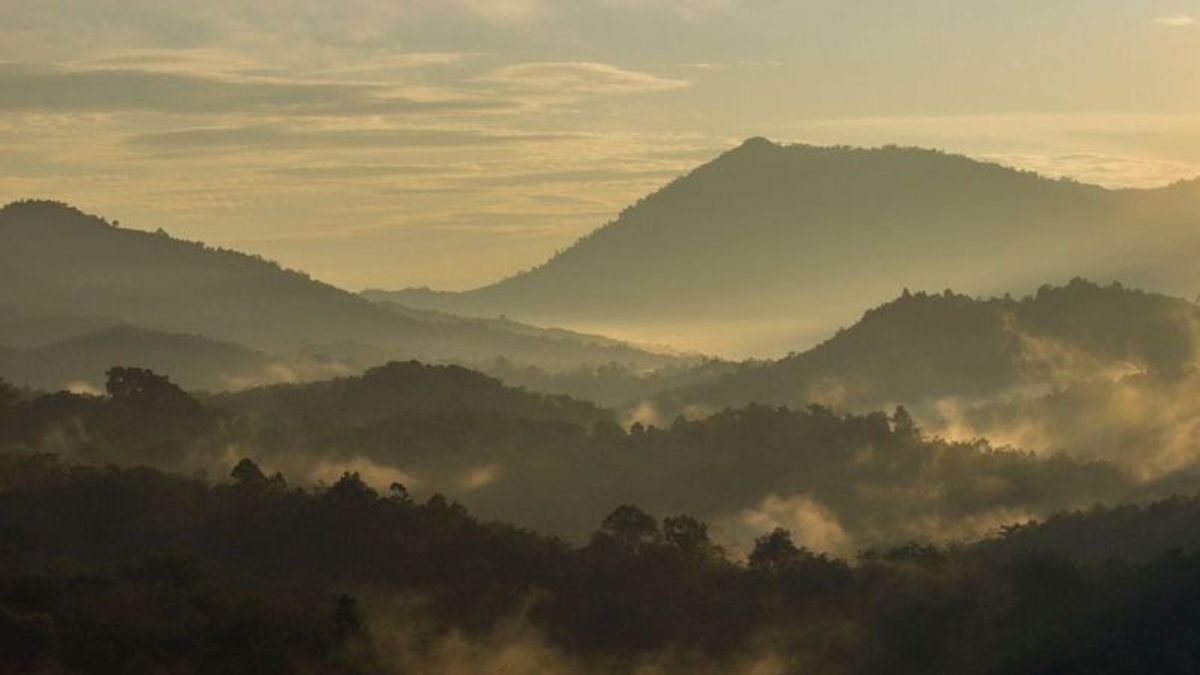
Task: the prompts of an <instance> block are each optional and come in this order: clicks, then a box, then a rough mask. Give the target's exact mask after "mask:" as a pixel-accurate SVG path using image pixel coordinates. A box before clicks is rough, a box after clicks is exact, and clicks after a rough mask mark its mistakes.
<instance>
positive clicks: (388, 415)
mask: <svg viewBox="0 0 1200 675" xmlns="http://www.w3.org/2000/svg"><path fill="white" fill-rule="evenodd" d="M938 161H943V160H942V159H939V160H938ZM978 170H980V171H987V169H978ZM1005 175H1008V178H1009V179H1011V180H1014V181H1017V182H1019V183H1022V182H1028V181H1033V183H1031V184H1037V185H1041V183H1038V181H1040V180H1041V179H1037V178H1031V177H1029V176H1023V175H1018V176H1012V175H1009V174H1005ZM1041 189H1045V190H1047V193H1046V194H1048V195H1053V194H1059V191H1062V192H1061V193H1062V194H1071V193H1073V191H1076V190H1083V191H1085V192H1086V191H1087V190H1089V188H1083V187H1079V186H1071V185H1062V186H1045V185H1043V186H1042V188H1041ZM1097 194H1099V193H1097ZM1105 194H1107V193H1105ZM1105 198H1107V197H1105ZM64 215H65V216H69V217H66V219H65V220H64V219H63V218H64ZM4 227H9V228H10V232H9V234H11V233H12V231H13V230H12V228H31V227H32V228H33V229H35V230H37V236H34V237H28V238H25V237H24V235H22V236H19V237H18V239H21V240H22V241H26V239H27V241H26V244H27V245H28V246H30V247H32V248H29V249H28V250H26V253H27V254H29V256H28V260H27V261H26V262H28V261H32V260H38V259H39V258H37V257H36V255H35V254H38V255H41V254H44V253H47V252H48V251H51V250H54V249H55V247H61V246H67V245H69V247H84V246H85V244H87V242H91V243H92V244H95V245H101V244H102V245H104V246H112V247H113V249H112V250H113V251H118V252H120V255H115V254H114V255H113V256H109V258H108V261H107V262H104V261H100V262H96V261H93V262H95V264H94V265H91V266H85V267H84V268H83V269H82V271H81V275H80V276H78V277H69V279H70V281H69V283H68V282H63V283H59V284H57V285H55V284H48V285H47V288H48V289H49V290H47V293H48V294H49V295H45V296H44V297H47V298H51V299H53V298H57V300H54V302H56V303H58V304H57V305H55V306H56V307H58V311H60V312H61V313H58V314H53V313H51V314H42V315H38V314H36V313H31V312H28V311H25V310H28V309H29V307H31V306H32V305H29V304H28V303H33V302H35V300H36V299H37V297H41V296H37V295H36V294H31V293H29V292H28V288H30V287H31V286H26V287H25V288H26V290H25V291H23V292H18V291H13V290H12V289H11V288H9V289H8V290H7V291H4V292H7V293H8V295H7V296H4V297H5V298H7V299H8V301H9V302H15V303H16V305H15V307H16V308H17V309H18V310H20V311H14V312H12V313H10V315H9V316H8V317H7V318H6V319H5V320H4V321H2V322H0V337H2V338H3V339H2V340H0V345H4V346H2V347H0V377H2V378H3V379H0V671H5V670H9V671H15V672H45V673H60V672H64V673H70V672H111V673H160V672H263V673H271V672H278V673H292V672H313V673H317V672H321V673H324V672H344V673H436V674H444V675H472V674H474V673H480V672H512V673H531V674H532V673H551V674H552V675H592V674H596V675H603V674H608V673H612V674H614V675H615V674H617V673H645V674H653V673H685V674H689V673H696V674H697V675H702V674H708V673H735V674H742V673H744V674H746V675H761V674H772V675H774V674H776V673H778V674H780V675H783V674H790V673H808V672H817V673H831V674H838V673H846V674H857V673H863V674H866V673H930V672H935V673H1038V672H1044V673H1060V672H1089V673H1102V672H1114V673H1116V672H1179V673H1186V672H1193V671H1194V670H1195V669H1196V668H1197V667H1200V666H1198V665H1197V664H1200V650H1197V648H1196V647H1195V645H1196V644H1197V641H1196V638H1197V637H1200V635H1198V633H1197V631H1198V629H1200V611H1197V609H1196V607H1197V606H1200V605H1197V602H1196V601H1197V600H1200V595H1198V593H1200V501H1198V500H1200V497H1197V496H1195V495H1197V494H1198V493H1200V473H1198V472H1197V471H1196V467H1197V466H1198V462H1200V397H1197V396H1196V395H1195V392H1196V391H1200V388H1198V383H1197V380H1196V377H1197V370H1196V365H1197V363H1200V361H1198V357H1200V349H1198V348H1197V345H1198V344H1200V343H1197V342H1196V335H1197V333H1196V327H1198V326H1200V308H1197V306H1196V304H1195V303H1192V302H1189V301H1187V300H1183V299H1180V298H1174V297H1170V296H1166V295H1159V294H1154V293H1147V292H1143V291H1139V290H1134V289H1131V288H1127V287H1124V286H1121V285H1119V284H1108V285H1100V284H1096V283H1093V282H1090V281H1086V280H1083V279H1075V280H1072V281H1070V282H1069V283H1067V284H1065V285H1062V286H1051V285H1046V286H1043V287H1041V288H1040V289H1039V290H1037V292H1036V293H1033V294H1030V295H1028V296H1025V297H1021V298H1012V297H1009V296H1004V297H995V298H974V297H969V296H965V295H960V294H955V293H953V292H950V291H946V292H941V293H933V294H931V293H928V292H923V291H916V292H910V291H908V290H905V291H903V292H902V293H901V294H900V296H899V297H898V298H896V299H895V300H893V301H891V302H888V303H886V304H884V305H881V306H879V307H876V308H874V309H871V310H868V311H867V312H866V313H865V314H864V315H863V316H862V318H861V320H859V321H858V322H856V323H854V324H853V325H850V326H849V327H847V328H845V329H842V330H839V331H838V332H837V333H836V334H834V335H832V336H831V337H829V338H828V339H827V340H826V341H825V342H822V343H820V344H818V345H817V346H815V347H813V348H811V349H808V350H805V351H800V352H796V353H792V354H789V355H788V356H786V357H783V358H781V359H765V360H757V361H743V362H738V361H730V360H723V359H716V358H706V357H702V356H696V355H679V354H672V353H655V352H650V351H643V350H640V349H637V348H635V347H632V346H630V345H626V344H624V343H621V342H617V341H613V340H608V339H605V338H602V337H598V336H595V335H591V334H587V333H575V332H570V331H563V330H557V329H543V328H535V327H532V326H527V325H525V324H521V323H518V322H515V321H512V320H509V319H506V318H503V317H501V318H494V319H481V318H480V319H469V318H463V317H459V316H455V315H451V314H445V313H441V312H438V311H433V310H422V309H412V308H409V307H404V306H400V305H395V304H393V303H391V302H389V301H380V302H368V301H367V300H364V299H362V298H360V297H357V296H354V295H352V294H348V293H344V292H342V291H340V290H338V289H334V288H332V287H324V286H322V285H320V284H317V282H312V281H311V280H308V279H307V278H306V277H304V276H303V275H301V274H298V273H294V272H289V271H287V270H283V269H281V268H279V267H278V266H274V265H271V264H270V263H267V262H264V261H261V260H255V259H253V258H250V257H245V256H240V254H236V253H233V252H228V251H219V250H211V249H206V248H204V247H202V246H198V245H192V244H188V243H187V242H179V241H176V240H173V239H171V238H169V237H166V236H164V235H161V234H149V233H132V232H126V231H123V230H121V229H120V228H117V227H115V226H113V225H109V224H107V223H103V222H97V221H96V219H92V218H90V217H87V216H84V215H83V214H80V213H78V212H73V211H70V210H69V209H66V208H65V207H62V206H61V205H55V204H46V203H26V204H22V205H19V206H16V207H8V208H7V209H6V210H5V211H4V212H2V213H0V236H4V234H5V233H4V232H3V228H4ZM38 228H41V229H38ZM22 232H27V230H22ZM606 236H607V235H606ZM45 238H49V239H55V240H56V241H55V242H54V243H49V244H47V243H46V241H45V240H44V239H45ZM39 240H41V242H42V244H45V245H46V248H44V249H37V246H38V245H39V244H38V241H39ZM126 240H128V241H126ZM64 242H65V243H64ZM35 249H37V250H35ZM160 249H161V250H160ZM147 252H151V253H153V252H159V253H164V254H165V253H167V252H169V254H170V255H168V258H170V259H171V260H174V261H175V262H174V263H171V264H172V265H174V266H175V267H176V268H177V269H173V270H171V271H170V274H167V273H166V272H164V274H166V276H165V277H164V278H167V279H168V280H169V283H164V284H163V285H162V286H161V287H157V288H155V289H154V292H153V293H152V294H151V295H153V297H152V298H148V299H147V298H142V297H140V296H131V295H130V293H129V289H130V288H131V287H132V286H130V284H133V285H137V284H140V283H142V281H144V279H143V280H142V281H138V280H137V279H136V277H137V274H133V275H132V276H130V275H125V276H122V275H121V274H118V275H116V276H115V277H114V278H113V280H112V283H111V284H109V285H107V286H104V285H102V287H103V288H107V289H108V291H111V295H109V296H106V297H103V298H100V301H98V302H97V303H95V304H94V306H93V307H91V308H90V309H91V310H95V311H94V312H92V311H85V307H84V305H85V304H87V303H84V302H82V301H81V300H79V299H77V297H76V295H75V293H76V291H78V290H79V289H80V288H83V286H72V284H77V285H78V284H83V285H85V286H86V285H87V284H90V283H91V282H89V281H87V280H88V279H91V280H92V281H95V280H96V279H100V278H101V277H103V276H104V275H106V274H108V273H109V272H112V268H111V266H110V265H111V263H112V260H119V259H122V258H121V256H135V255H142V254H146V255H149V253H147ZM156 254H157V253H156ZM9 255H12V256H20V255H23V254H20V253H12V252H9ZM171 256H177V257H176V258H171ZM28 269H29V268H27V267H20V266H18V267H17V268H16V270H17V273H19V274H23V273H24V272H22V271H21V270H25V271H26V272H27V271H28ZM0 270H9V272H10V273H11V269H10V268H0ZM237 270H241V272H238V271H237ZM143 272H144V270H143ZM243 272H244V273H245V274H247V275H249V276H245V277H244V278H243V277H242V276H239V275H241V274H242V273H243ZM39 273H41V272H39ZM140 273H141V272H139V274H140ZM88 275H92V276H88ZM206 279H207V281H205V280H206ZM263 279H273V280H274V281H275V282H278V283H279V285H278V286H275V285H273V283H274V282H272V283H266V282H264V281H263ZM27 282H29V278H25V277H21V278H20V279H17V281H16V282H15V283H19V284H26V283H27ZM135 282H136V283H135ZM210 282H211V283H215V284H216V286H212V285H210ZM38 283H39V284H40V283H41V282H38ZM171 284H177V285H178V288H192V289H195V288H202V289H207V290H206V291H205V292H208V291H212V295H211V297H209V300H210V301H211V302H210V304H208V305H204V303H201V305H200V306H202V307H205V306H206V307H208V310H210V311H212V312H214V313H215V314H213V315H212V317H217V316H218V315H219V318H220V320H219V321H217V320H216V319H213V320H214V322H215V323H214V325H219V326H224V327H226V328H227V329H228V331H232V332H228V331H227V335H226V336H225V337H235V336H234V335H233V333H234V332H236V333H237V336H236V337H241V338H247V339H246V343H247V344H254V345H256V348H250V347H245V346H242V344H241V343H240V342H239V341H236V340H231V339H222V336H221V334H220V331H218V332H217V333H213V332H212V331H208V330H200V328H201V327H200V326H199V324H191V323H188V322H189V321H193V318H188V319H187V320H186V321H185V320H182V319H181V318H180V316H179V315H173V314H172V312H174V311H176V310H178V307H174V308H172V307H173V306H172V307H168V306H167V305H168V304H169V303H168V296H169V295H170V290H171V288H172V286H171ZM197 284H199V286H197ZM264 284H265V285H264ZM123 285H124V286H123ZM218 287H219V288H220V289H224V290H220V291H219V292H218V291H217V290H214V289H216V288H218ZM89 288H90V286H89ZM245 288H257V289H258V290H259V291H261V292H262V293H259V294H258V295H255V294H249V295H247V296H245V297H241V298H240V301H239V303H235V304H237V306H236V307H235V308H234V309H233V310H229V308H228V307H226V306H225V304H224V303H225V300H222V298H226V297H227V295H225V294H226V293H227V292H229V289H236V290H238V292H239V293H240V292H241V290H240V289H245ZM272 288H274V289H275V290H273V291H272V290H270V289H272ZM264 289H265V290H264ZM108 291H105V292H108ZM276 292H278V293H276ZM2 293H3V292H0V294H2ZM256 293H257V291H256ZM263 293H265V294H266V295H263ZM101 295H103V293H101ZM143 301H144V302H143ZM243 301H244V302H243ZM285 301H286V303H293V301H294V304H290V305H287V307H285V308H284V309H283V310H281V309H279V308H278V307H277V306H276V305H277V304H278V303H280V302H285ZM106 302H107V303H111V305H108V306H106V305H105V303H106ZM326 302H329V303H333V304H336V305H337V306H338V307H339V308H340V309H339V310H338V312H342V313H341V314H339V313H337V312H335V313H334V314H332V315H328V316H326V318H325V319H322V322H323V323H326V324H328V325H327V326H326V327H325V328H322V330H329V331H333V332H336V333H338V334H339V335H343V336H344V337H345V338H346V339H345V340H344V341H341V342H339V343H337V344H332V343H325V342H322V340H323V339H325V338H329V337H331V336H332V333H331V334H330V335H326V336H324V338H323V337H322V335H321V334H319V332H318V333H314V332H311V331H309V330H308V328H306V326H307V325H308V324H307V323H305V322H307V321H309V319H308V318H306V316H307V313H312V316H313V317H316V316H325V315H323V314H322V312H324V310H323V309H322V308H321V307H322V305H321V303H326ZM21 303H26V304H24V305H22V304H21ZM313 303H315V304H313ZM52 304H53V303H52ZM268 305H270V306H271V307H272V308H273V309H271V310H270V312H267V313H263V312H265V311H266V310H263V309H262V308H264V307H267V306H268ZM118 310H119V311H118ZM285 310H286V311H285ZM281 311H282V312H284V314H279V312H281ZM272 312H273V314H272ZM285 315H286V316H285ZM273 316H274V317H279V316H282V317H284V318H286V321H283V320H282V319H281V321H282V323H275V319H274V318H271V317H273ZM111 317H121V319H122V320H114V319H113V318H111ZM212 317H210V318H212ZM287 317H290V318H287ZM329 317H333V318H332V319H330V318H329ZM202 318H203V317H202V316H200V319H202ZM200 319H196V320H200ZM129 321H132V323H130V322H129ZM143 322H145V323H148V324H149V325H151V326H159V327H158V328H154V327H151V328H146V327H143V325H142V323H143ZM262 322H265V323H262ZM288 322H292V323H288ZM338 322H344V323H345V325H344V326H335V324H337V323H338ZM264 326H265V327H267V328H269V329H270V331H280V332H279V333H278V334H277V335H276V336H275V337H264V336H265V334H261V335H259V334H257V333H256V331H258V330H259V329H260V328H263V327H264ZM343 327H344V328H346V330H345V331H343V330H342V328H343ZM180 330H183V331H186V332H178V331H180ZM376 330H378V331H380V332H375V333H372V332H371V331H376ZM306 331H307V332H306ZM361 331H366V332H361ZM392 331H400V332H398V333H397V332H392ZM285 333H286V335H285ZM367 334H371V335H374V336H375V337H374V338H371V339H367V340H363V341H359V339H358V338H360V337H363V336H364V335H367ZM209 335H216V336H217V337H209ZM255 335H258V337H254V336H255ZM417 335H420V336H422V337H420V338H419V339H418V340H416V341H415V342H406V340H407V339H408V338H409V337H413V336H417ZM405 336H407V337H405ZM276 338H278V339H280V340H283V341H284V342H287V344H286V346H285V347H284V351H279V349H280V348H281V347H280V345H281V344H282V343H276V342H274V340H275V339H276ZM393 339H395V340H398V342H391V340H393ZM423 340H427V342H424V343H422V342H421V341H423ZM5 341H7V342H6V343H5ZM402 344H408V345H412V344H425V345H426V346H428V347H429V350H427V351H425V352H423V353H428V354H435V355H437V358H433V359H431V361H419V360H413V359H411V358H409V357H411V356H412V355H413V354H412V353H410V351H409V350H407V348H404V349H400V348H399V345H402ZM512 345H521V347H520V349H517V350H516V351H514V352H512V353H510V352H508V351H507V350H508V348H509V347H511V346H512ZM468 346H469V348H468ZM435 347H436V348H435ZM424 349H425V348H424V347H422V350H424ZM398 352H399V353H398ZM398 356H399V357H403V358H397V357H398ZM380 363H382V364H383V365H374V366H373V367H367V365H368V364H380ZM526 528H528V529H526Z"/></svg>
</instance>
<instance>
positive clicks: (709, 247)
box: [370, 139, 1200, 339]
mask: <svg viewBox="0 0 1200 675" xmlns="http://www.w3.org/2000/svg"><path fill="white" fill-rule="evenodd" d="M1196 184H1200V183H1196ZM1196 184H1181V185H1176V186H1172V187H1168V188H1163V189H1160V190H1106V189H1103V188H1100V187H1096V186H1090V185H1083V184H1080V183H1075V182H1071V181H1062V180H1050V179H1046V178H1043V177H1040V176H1038V175H1035V174H1032V173H1029V172H1023V171H1017V170H1013V169H1009V168H1005V167H1001V166H998V165H995V164H988V163H984V162H978V161H974V160H971V159H968V158H966V157H961V156H955V155H947V154H944V153H940V152H935V151H930V150H921V149H915V148H898V147H885V148H879V149H857V148H846V147H830V148H824V147H812V146H803V145H797V146H790V147H784V146H779V145H775V144H773V143H771V142H769V141H766V140H764V139H751V140H750V141H747V142H746V143H745V144H743V145H742V146H740V147H738V148H737V149H734V150H732V151H730V152H728V153H726V154H724V155H722V156H720V157H718V158H717V159H715V160H713V161H712V162H710V163H709V164H706V165H704V166H701V167H699V168H698V169H696V170H694V171H692V172H691V173H690V174H688V175H686V176H683V177H681V178H679V179H678V180H676V181H674V182H673V183H671V184H670V185H668V186H667V187H665V188H663V189H662V190H660V191H658V192H656V193H654V194H652V195H650V196H648V197H646V198H645V199H642V200H641V201H639V202H638V203H637V204H636V205H634V206H632V207H630V208H629V209H627V210H625V211H624V212H623V213H622V214H621V215H620V217H618V218H617V219H616V220H615V221H613V222H611V223H609V224H608V225H606V226H604V227H602V228H600V229H598V230H596V231H594V232H592V233H591V234H589V235H587V236H586V237H583V238H582V239H580V240H579V241H578V242H576V243H575V245H573V246H572V247H570V248H568V249H567V250H565V251H563V252H562V253H560V254H558V255H556V256H554V257H553V258H551V259H550V260H548V261H547V262H546V263H545V264H543V265H541V266H539V267H537V268H535V269H533V270H530V271H527V272H524V273H521V274H518V275H516V276H514V277H511V278H509V279H506V280H504V281H501V282H499V283H496V284H494V285H490V286H486V287H483V288H480V289H477V290H474V291H470V292H466V293H457V294H456V293H436V292H432V291H428V290H414V291H403V292H398V293H392V294H386V293H381V292H376V293H372V294H371V296H370V297H372V298H390V299H394V300H395V301H397V302H400V303H402V304H409V305H412V306H419V307H436V308H442V309H448V310H451V311H459V312H473V313H483V314H492V313H495V312H505V313H507V314H509V315H510V316H514V317H517V318H520V319H527V320H528V319H537V320H542V321H551V322H553V323H560V324H561V323H569V322H570V321H572V320H587V321H590V322H592V323H593V324H604V323H607V324H609V325H613V326H623V327H629V326H631V325H635V324H637V323H638V322H639V321H654V322H669V321H677V322H678V321H686V320H697V321H698V320H699V319H708V320H712V319H716V320H726V321H727V320H731V319H734V318H736V319H739V320H740V321H739V322H738V323H737V324H736V325H737V326H738V328H737V329H738V330H739V331H742V332H744V333H745V334H746V337H747V339H749V338H752V337H753V335H754V334H755V333H756V332H757V331H760V330H764V328H765V327H769V326H766V325H767V324H769V325H770V326H774V325H777V324H778V322H779V321H781V320H782V319H783V318H785V317H795V318H796V319H798V321H797V323H798V324H806V325H808V327H809V329H810V330H811V329H812V327H813V325H814V324H816V325H823V326H829V325H837V323H840V322H843V321H845V320H846V319H848V318H849V316H848V315H847V314H846V312H847V311H848V309H849V308H855V307H863V306H867V305H869V304H871V303H873V302H876V301H877V300H878V299H879V298H882V297H886V296H887V295H889V294H891V293H893V292H895V290H896V289H897V288H898V287H901V286H908V287H911V288H945V287H951V288H957V289H962V290H968V291H971V292H995V291H997V290H1004V289H1022V288H1032V287H1034V286H1036V284H1038V283H1041V282H1042V281H1044V280H1045V279H1047V278H1052V277H1058V276H1061V275H1064V274H1068V275H1070V274H1086V275H1088V276H1092V277H1100V278H1121V279H1125V280H1127V281H1129V282H1131V283H1134V284H1137V285H1149V286H1150V287H1153V288H1162V289H1167V290H1171V291H1172V292H1176V293H1182V294H1186V295H1188V296H1189V297H1190V296H1191V295H1192V294H1194V293H1195V291H1196V289H1197V288H1200V277H1198V276H1197V272H1196V270H1195V266H1194V265H1193V264H1192V262H1191V261H1192V259H1193V256H1194V255H1195V253H1197V252H1198V250H1200V239H1198V238H1197V237H1196V235H1195V231H1196V229H1195V228H1196V225H1197V224H1198V223H1200V211H1198V210H1197V207H1196V201H1195V200H1194V199H1192V198H1190V196H1192V195H1195V193H1196V187H1195V185H1196ZM797 315H802V316H797ZM799 319H803V321H799ZM759 322H763V323H764V326H760V325H759ZM700 325H702V324H700ZM704 337H705V336H697V339H702V338H704Z"/></svg>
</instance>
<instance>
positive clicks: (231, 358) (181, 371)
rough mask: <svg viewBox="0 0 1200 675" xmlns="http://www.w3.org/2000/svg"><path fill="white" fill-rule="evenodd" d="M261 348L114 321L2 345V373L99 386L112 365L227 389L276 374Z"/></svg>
mask: <svg viewBox="0 0 1200 675" xmlns="http://www.w3.org/2000/svg"><path fill="white" fill-rule="evenodd" d="M274 365H275V362H274V360H273V359H271V357H269V356H267V355H266V354H263V353H261V352H256V351H254V350H251V349H246V348H245V347H241V346H238V345H235V344H231V343H227V342H218V341H216V340H211V339H208V338H204V337H199V336H196V335H184V334H174V333H160V332H155V331H148V330H143V329H140V328H134V327H132V326H113V327H110V328H103V329H100V330H97V331H93V332H89V333H85V334H83V335H78V336H75V337H71V338H68V339H66V340H61V341H58V342H54V343H51V344H48V345H43V346H40V347H32V348H28V349H11V350H8V351H7V352H5V351H0V376H2V377H4V378H5V379H7V380H10V381H13V382H20V383H22V384H25V385H28V386H32V387H37V388H40V389H47V390H51V391H55V390H59V389H68V388H76V389H97V390H99V389H101V388H103V384H104V379H105V372H106V371H107V370H108V369H109V368H111V367H113V366H134V367H139V368H149V369H151V370H155V371H157V372H161V373H171V375H172V377H173V378H174V379H175V381H176V382H178V383H180V384H181V385H182V386H184V387H186V388H188V389H228V388H231V387H237V386H246V385H248V384H253V383H259V382H264V381H272V380H276V379H279V377H280V374H279V373H275V372H272V367H273V366H274Z"/></svg>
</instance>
